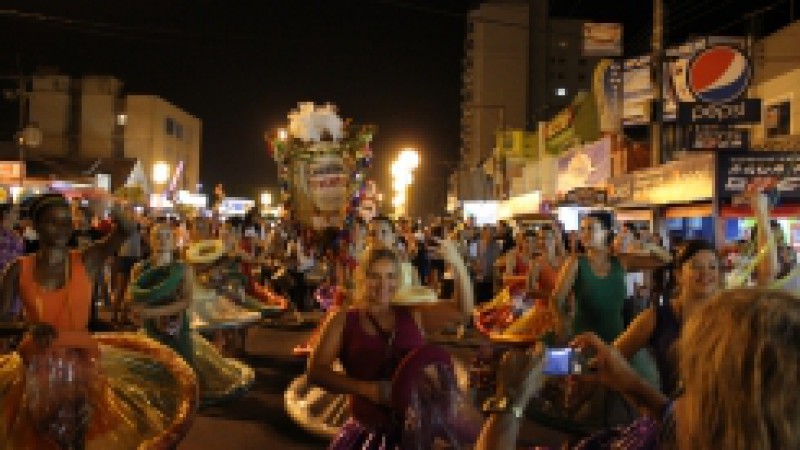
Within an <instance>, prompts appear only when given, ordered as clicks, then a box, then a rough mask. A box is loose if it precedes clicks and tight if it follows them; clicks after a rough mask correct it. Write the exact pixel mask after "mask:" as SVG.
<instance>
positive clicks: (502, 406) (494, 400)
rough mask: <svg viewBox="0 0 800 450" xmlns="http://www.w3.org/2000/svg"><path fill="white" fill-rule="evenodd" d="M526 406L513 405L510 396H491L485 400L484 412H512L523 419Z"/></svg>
mask: <svg viewBox="0 0 800 450" xmlns="http://www.w3.org/2000/svg"><path fill="white" fill-rule="evenodd" d="M524 411H525V408H524V407H522V406H516V405H512V404H511V401H510V400H509V399H508V397H505V396H504V397H497V396H494V397H489V398H487V399H486V401H485V402H483V412H485V413H487V414H504V413H511V414H513V415H514V417H515V418H517V419H521V418H522V413H523V412H524Z"/></svg>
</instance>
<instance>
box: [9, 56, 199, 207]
mask: <svg viewBox="0 0 800 450" xmlns="http://www.w3.org/2000/svg"><path fill="white" fill-rule="evenodd" d="M122 87H123V84H122V82H121V81H120V80H118V79H116V78H114V77H111V76H85V77H83V78H80V79H73V78H70V77H69V76H67V75H63V74H59V73H58V72H57V71H54V70H52V69H49V70H46V71H44V72H40V73H37V74H36V75H33V76H32V77H31V82H30V85H29V86H28V88H27V89H28V92H27V93H26V95H25V98H26V99H27V105H23V106H27V107H26V108H24V111H25V115H26V119H27V120H26V123H35V124H36V125H37V127H38V128H39V129H40V130H41V132H42V143H41V145H40V146H39V147H38V148H36V149H35V150H34V151H31V152H29V156H30V157H31V158H49V159H51V160H54V161H56V160H64V161H66V162H69V163H76V162H80V161H85V162H86V164H84V166H87V167H89V166H91V165H92V164H94V162H95V161H98V160H101V161H104V163H111V162H113V161H120V160H123V159H135V160H137V161H138V167H140V168H141V170H142V172H143V173H144V174H146V176H144V177H143V178H144V180H142V181H143V182H144V183H145V184H146V186H142V187H143V188H145V190H146V191H149V192H152V191H153V190H155V188H157V187H158V186H157V184H158V183H154V180H153V169H154V165H155V164H156V163H159V170H161V171H164V170H165V169H166V170H167V172H168V173H167V175H166V177H165V178H166V179H167V181H166V182H165V183H163V184H164V185H171V186H170V187H172V188H174V189H187V190H192V191H193V190H195V188H196V186H197V184H198V182H199V180H198V179H199V173H200V142H201V140H200V138H201V128H202V123H201V121H200V120H199V119H198V118H196V117H194V116H192V115H190V114H189V113H187V112H186V111H183V110H181V109H180V108H178V107H177V106H175V105H172V104H171V103H169V102H167V101H166V100H164V99H161V98H159V97H157V96H154V95H128V96H127V97H124V96H123V94H122ZM73 165H74V164H73ZM78 165H79V164H78ZM105 166H108V164H105ZM97 167H100V166H99V165H95V168H97ZM82 171H83V170H82ZM123 181H124V180H115V181H112V184H113V185H115V186H116V185H119V184H120V182H123Z"/></svg>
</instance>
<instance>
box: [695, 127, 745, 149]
mask: <svg viewBox="0 0 800 450" xmlns="http://www.w3.org/2000/svg"><path fill="white" fill-rule="evenodd" d="M749 137H750V133H748V131H747V130H739V129H727V130H726V129H720V128H710V127H709V128H703V127H697V128H696V129H689V130H686V136H685V142H684V148H686V149H687V150H717V149H727V150H747V149H748V148H749V144H750V140H749Z"/></svg>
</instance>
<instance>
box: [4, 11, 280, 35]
mask: <svg viewBox="0 0 800 450" xmlns="http://www.w3.org/2000/svg"><path fill="white" fill-rule="evenodd" d="M0 17H7V18H10V19H18V20H24V21H28V22H35V23H38V24H42V25H50V26H56V27H60V28H65V29H71V30H75V31H79V32H83V33H90V34H97V35H101V36H112V37H113V36H116V37H125V38H130V39H143V40H151V41H156V40H157V41H162V40H166V39H174V38H175V37H183V38H187V39H199V38H200V39H209V38H210V39H219V40H228V41H231V40H233V41H237V40H238V41H265V40H266V39H265V38H263V37H261V36H252V35H251V36H243V35H231V34H218V33H208V32H203V33H199V32H194V31H188V30H177V29H169V28H150V27H139V26H131V25H123V24H119V23H111V22H99V21H93V20H82V19H72V18H69V17H62V16H52V15H46V14H41V13H36V12H26V11H20V10H14V9H0ZM131 33H136V34H131Z"/></svg>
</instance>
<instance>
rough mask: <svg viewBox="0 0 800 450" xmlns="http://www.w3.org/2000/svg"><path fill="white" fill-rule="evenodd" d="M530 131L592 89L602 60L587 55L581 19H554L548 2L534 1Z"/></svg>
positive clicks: (531, 24)
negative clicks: (594, 74)
mask: <svg viewBox="0 0 800 450" xmlns="http://www.w3.org/2000/svg"><path fill="white" fill-rule="evenodd" d="M530 3H531V7H530V20H529V23H530V33H529V39H530V54H529V56H530V64H529V69H528V83H529V95H528V116H527V122H526V126H527V129H528V130H535V129H536V124H537V123H538V122H539V121H545V120H550V119H552V118H553V116H555V115H556V114H558V113H559V112H560V111H561V110H563V109H564V108H565V107H567V106H568V105H569V104H570V102H571V101H572V99H573V98H575V94H576V93H577V92H579V91H582V90H583V91H589V90H590V89H591V87H592V73H593V71H594V68H595V66H596V65H597V62H598V61H599V59H600V58H599V57H597V56H589V55H585V54H584V51H583V46H584V42H583V39H584V36H583V27H584V23H585V21H583V20H579V19H558V18H551V17H550V13H549V10H548V1H547V0H531V2H530Z"/></svg>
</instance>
